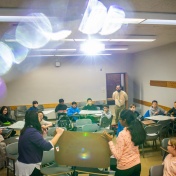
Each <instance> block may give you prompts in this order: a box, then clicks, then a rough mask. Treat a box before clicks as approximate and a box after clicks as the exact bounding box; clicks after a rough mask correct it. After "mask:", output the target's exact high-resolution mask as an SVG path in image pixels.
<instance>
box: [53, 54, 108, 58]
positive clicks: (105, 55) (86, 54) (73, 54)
mask: <svg viewBox="0 0 176 176" xmlns="http://www.w3.org/2000/svg"><path fill="white" fill-rule="evenodd" d="M55 56H68V57H69V56H87V54H58V55H55ZM94 56H111V54H101V53H100V54H94Z"/></svg>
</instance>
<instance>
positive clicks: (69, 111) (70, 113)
mask: <svg viewBox="0 0 176 176" xmlns="http://www.w3.org/2000/svg"><path fill="white" fill-rule="evenodd" d="M67 115H68V116H72V115H73V113H72V110H71V108H69V109H68V110H67Z"/></svg>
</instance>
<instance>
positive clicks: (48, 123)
mask: <svg viewBox="0 0 176 176" xmlns="http://www.w3.org/2000/svg"><path fill="white" fill-rule="evenodd" d="M40 124H41V125H42V127H43V126H45V127H44V128H45V129H46V128H48V127H52V126H53V123H52V122H48V121H46V120H43V119H42V121H41V122H40Z"/></svg>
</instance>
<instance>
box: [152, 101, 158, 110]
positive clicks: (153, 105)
mask: <svg viewBox="0 0 176 176" xmlns="http://www.w3.org/2000/svg"><path fill="white" fill-rule="evenodd" d="M157 106H158V102H157V101H156V100H153V101H152V107H153V108H156V107H157Z"/></svg>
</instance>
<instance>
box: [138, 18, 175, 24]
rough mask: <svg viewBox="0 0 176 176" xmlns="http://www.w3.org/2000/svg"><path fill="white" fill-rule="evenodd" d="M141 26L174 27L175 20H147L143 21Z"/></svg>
mask: <svg viewBox="0 0 176 176" xmlns="http://www.w3.org/2000/svg"><path fill="white" fill-rule="evenodd" d="M141 24H161V25H176V20H159V19H147V20H145V21H143V22H142V23H141Z"/></svg>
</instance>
